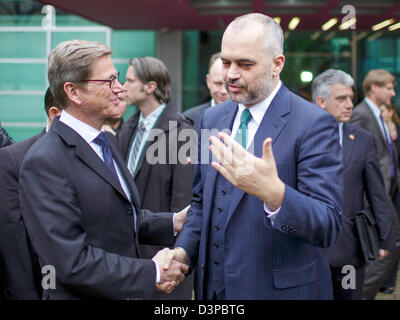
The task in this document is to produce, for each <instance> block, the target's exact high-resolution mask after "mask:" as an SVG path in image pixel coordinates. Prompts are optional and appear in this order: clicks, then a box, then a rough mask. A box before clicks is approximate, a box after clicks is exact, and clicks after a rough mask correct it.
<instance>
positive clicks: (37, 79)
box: [0, 63, 47, 91]
mask: <svg viewBox="0 0 400 320" xmlns="http://www.w3.org/2000/svg"><path fill="white" fill-rule="evenodd" d="M46 79H47V77H46V65H45V64H42V63H35V64H26V63H0V90H39V91H41V90H45V89H46V86H47V85H46Z"/></svg>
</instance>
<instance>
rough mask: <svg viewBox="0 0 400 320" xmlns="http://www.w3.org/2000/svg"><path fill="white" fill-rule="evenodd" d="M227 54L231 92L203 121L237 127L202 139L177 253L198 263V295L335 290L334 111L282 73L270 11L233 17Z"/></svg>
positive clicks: (325, 294)
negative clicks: (329, 253) (305, 95)
mask: <svg viewBox="0 0 400 320" xmlns="http://www.w3.org/2000/svg"><path fill="white" fill-rule="evenodd" d="M221 59H222V63H223V68H224V69H223V70H224V71H223V73H224V82H225V85H226V87H227V90H228V93H229V96H230V99H231V101H226V102H224V103H222V104H220V105H218V106H215V107H213V108H209V109H207V111H205V113H204V114H203V116H202V119H201V121H200V129H201V130H205V129H208V130H212V129H214V131H215V129H216V130H218V131H222V130H229V131H231V132H232V135H231V136H229V135H228V134H226V133H222V132H219V133H218V137H219V138H220V139H218V138H217V137H215V136H211V137H210V141H211V146H209V144H208V141H204V140H203V141H201V144H200V145H199V150H200V151H199V153H201V155H199V159H202V162H201V163H200V164H199V165H197V166H196V168H195V177H194V184H193V199H192V202H191V208H190V210H189V212H188V216H187V219H186V221H185V224H184V227H183V230H182V232H181V234H180V236H179V238H178V240H177V243H176V245H175V246H176V248H175V253H174V254H175V258H176V259H178V260H180V261H185V262H188V263H189V265H190V267H193V266H195V265H196V266H197V268H198V269H197V271H198V273H197V279H196V284H197V297H198V298H199V299H331V298H332V285H331V276H330V270H329V263H328V261H327V258H326V255H325V253H324V250H323V248H322V247H327V246H329V245H331V244H332V243H333V242H334V240H335V239H336V237H337V235H338V233H339V231H340V227H341V207H342V194H343V189H342V184H343V171H342V169H343V167H342V164H341V151H340V145H339V135H338V127H337V124H336V121H335V118H334V117H333V116H332V115H330V114H328V113H327V112H325V111H323V110H322V109H320V108H318V107H317V106H316V105H314V104H311V103H309V102H307V101H306V100H304V99H302V98H300V97H299V96H297V95H295V94H293V93H291V92H290V91H289V90H288V89H287V88H286V87H285V86H284V85H283V83H282V82H281V81H280V72H281V71H282V69H283V66H284V61H285V57H284V55H283V32H282V29H281V28H280V26H279V25H278V24H277V23H276V22H275V21H274V20H273V19H272V18H270V17H267V16H265V15H263V14H259V13H254V14H248V15H244V16H241V17H238V18H236V19H235V20H234V21H233V22H232V23H231V24H230V25H229V26H228V27H227V29H226V31H225V33H224V35H223V39H222V50H221ZM233 137H235V139H233ZM236 140H238V141H240V142H241V144H239V142H237V141H236ZM242 146H243V147H242ZM209 148H210V150H211V152H212V154H210V153H209ZM246 149H247V150H246ZM272 149H273V150H272ZM204 153H205V154H204ZM253 153H254V155H253ZM212 156H215V158H214V161H213V162H211V161H212V160H213V159H212ZM207 160H208V161H207Z"/></svg>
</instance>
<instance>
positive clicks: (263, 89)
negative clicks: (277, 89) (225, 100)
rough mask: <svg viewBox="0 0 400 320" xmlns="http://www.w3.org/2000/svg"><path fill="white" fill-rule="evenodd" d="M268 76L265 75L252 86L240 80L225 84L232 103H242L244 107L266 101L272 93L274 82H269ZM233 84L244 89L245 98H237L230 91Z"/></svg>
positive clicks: (229, 81)
mask: <svg viewBox="0 0 400 320" xmlns="http://www.w3.org/2000/svg"><path fill="white" fill-rule="evenodd" d="M269 79H270V77H268V74H267V73H265V74H264V75H263V76H262V77H260V78H259V79H257V80H256V81H255V82H253V83H252V84H245V83H244V82H241V81H240V80H238V79H235V80H228V81H226V82H225V84H224V85H225V89H226V91H227V92H228V95H229V98H230V100H231V101H233V102H236V103H241V104H244V105H246V106H247V105H255V104H256V103H258V102H260V101H262V100H264V99H265V98H266V97H268V95H269V94H270V93H271V92H272V89H273V88H272V86H273V83H272V81H270V80H269ZM230 84H233V85H236V86H239V87H241V88H242V89H244V91H245V93H244V96H243V95H241V96H240V97H239V96H235V95H234V94H232V93H231V92H230V91H229V85H230Z"/></svg>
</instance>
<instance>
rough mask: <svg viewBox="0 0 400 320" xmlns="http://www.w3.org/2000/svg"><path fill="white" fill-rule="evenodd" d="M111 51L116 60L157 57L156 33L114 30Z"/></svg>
mask: <svg viewBox="0 0 400 320" xmlns="http://www.w3.org/2000/svg"><path fill="white" fill-rule="evenodd" d="M111 49H112V50H113V57H114V58H116V59H131V58H133V57H144V56H155V55H156V33H155V32H154V31H127V30H122V31H121V30H120V31H115V30H113V32H112V35H111Z"/></svg>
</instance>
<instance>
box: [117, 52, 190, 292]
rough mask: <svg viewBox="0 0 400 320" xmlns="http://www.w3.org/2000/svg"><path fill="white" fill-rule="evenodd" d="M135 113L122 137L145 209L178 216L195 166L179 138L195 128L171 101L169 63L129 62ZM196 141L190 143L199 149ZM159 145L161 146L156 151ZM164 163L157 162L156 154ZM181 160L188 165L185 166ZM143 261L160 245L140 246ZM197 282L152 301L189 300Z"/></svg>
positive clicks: (187, 201) (128, 92)
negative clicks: (189, 160) (181, 156)
mask: <svg viewBox="0 0 400 320" xmlns="http://www.w3.org/2000/svg"><path fill="white" fill-rule="evenodd" d="M124 90H126V95H127V100H128V103H129V105H132V106H136V107H137V108H138V112H137V113H135V114H134V115H133V116H132V117H131V118H130V119H129V120H128V121H126V123H125V124H124V126H123V127H122V130H121V132H120V133H119V135H118V141H119V145H120V147H121V150H122V155H123V156H124V158H125V160H126V162H127V164H128V168H129V170H130V172H131V174H132V176H133V178H134V180H135V184H136V186H137V188H138V191H139V196H140V200H141V207H142V208H144V209H148V210H151V211H153V212H171V211H178V210H180V209H182V208H184V207H186V206H187V205H189V204H190V200H191V198H192V190H191V187H192V179H193V165H192V164H189V163H187V162H186V157H185V158H184V159H179V157H178V155H179V153H180V150H181V149H182V147H183V145H185V144H186V141H179V139H178V137H179V136H180V134H181V133H182V132H184V131H190V130H191V129H192V126H191V125H190V124H189V123H188V122H187V120H186V119H185V118H184V117H183V116H182V115H181V114H179V113H177V112H175V111H174V110H175V106H174V105H173V103H172V102H171V100H170V90H171V79H170V76H169V73H168V69H167V68H166V66H165V65H164V63H163V62H162V61H161V60H159V59H156V58H152V57H143V58H134V59H132V60H131V61H130V66H129V67H128V70H127V73H126V82H125V84H124ZM196 142H197V140H196V139H191V140H190V142H189V143H192V145H193V147H194V148H195V147H196ZM157 146H158V147H157ZM155 152H156V153H157V155H158V157H159V159H160V161H157V160H156V161H153V160H154V158H153V156H154V153H155ZM181 160H184V161H185V162H184V163H182V162H181ZM140 249H141V252H142V254H143V257H145V258H151V257H153V256H154V254H155V253H156V252H157V251H159V250H160V247H159V246H149V245H140ZM192 289H193V279H192V277H190V278H189V279H188V280H187V281H185V283H184V284H183V285H182V286H181V287H179V288H177V289H175V290H174V291H173V292H172V293H171V294H169V295H166V294H165V293H161V292H158V291H154V294H153V296H152V299H180V300H182V299H186V300H187V299H190V298H191V297H192Z"/></svg>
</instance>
